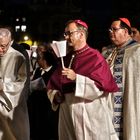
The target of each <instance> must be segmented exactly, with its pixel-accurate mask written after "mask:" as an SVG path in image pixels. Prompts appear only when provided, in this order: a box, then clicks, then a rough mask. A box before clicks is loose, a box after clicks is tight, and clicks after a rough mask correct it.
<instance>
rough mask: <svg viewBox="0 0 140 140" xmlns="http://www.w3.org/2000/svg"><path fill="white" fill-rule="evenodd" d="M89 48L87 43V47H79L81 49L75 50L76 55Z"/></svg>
mask: <svg viewBox="0 0 140 140" xmlns="http://www.w3.org/2000/svg"><path fill="white" fill-rule="evenodd" d="M88 48H89V47H88V46H87V45H86V46H85V47H83V48H81V49H79V50H76V51H75V54H76V55H77V54H81V53H83V52H84V51H86V50H87V49H88Z"/></svg>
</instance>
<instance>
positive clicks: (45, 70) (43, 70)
mask: <svg viewBox="0 0 140 140" xmlns="http://www.w3.org/2000/svg"><path fill="white" fill-rule="evenodd" d="M51 68H52V66H50V67H48V68H46V69H43V68H40V70H41V71H42V72H41V75H43V74H44V73H45V72H48V71H50V69H51Z"/></svg>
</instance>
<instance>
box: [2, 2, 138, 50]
mask: <svg viewBox="0 0 140 140" xmlns="http://www.w3.org/2000/svg"><path fill="white" fill-rule="evenodd" d="M139 3H140V2H139V0H133V1H132V0H131V1H130V2H128V1H127V0H116V1H115V0H1V2H0V24H10V25H12V26H13V27H14V26H15V25H16V24H22V23H20V21H19V22H18V23H17V22H16V20H15V19H16V18H19V19H20V18H22V17H25V18H26V21H25V23H24V24H26V25H27V31H26V32H27V33H28V34H29V35H30V37H31V38H32V40H44V41H50V40H58V39H59V38H61V35H62V34H63V31H64V27H65V23H66V21H67V20H69V19H82V20H84V21H86V22H87V24H88V25H89V38H88V43H89V44H90V45H91V46H93V47H95V48H98V49H100V48H101V47H102V46H104V45H107V44H108V43H109V39H108V32H107V29H108V27H109V26H110V23H111V18H114V17H127V18H129V19H130V21H131V22H132V25H133V24H135V22H136V23H137V25H139V26H140V4H139ZM21 34H22V33H20V32H18V33H17V35H16V39H17V40H20V37H21Z"/></svg>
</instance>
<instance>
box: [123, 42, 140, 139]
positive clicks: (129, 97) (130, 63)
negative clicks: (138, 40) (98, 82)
mask: <svg viewBox="0 0 140 140" xmlns="http://www.w3.org/2000/svg"><path fill="white" fill-rule="evenodd" d="M123 65H124V66H123V67H124V69H123V74H124V75H123V83H124V104H123V110H124V114H123V119H124V132H123V139H124V140H140V44H136V45H135V46H132V47H130V48H128V49H126V51H125V55H124V63H123Z"/></svg>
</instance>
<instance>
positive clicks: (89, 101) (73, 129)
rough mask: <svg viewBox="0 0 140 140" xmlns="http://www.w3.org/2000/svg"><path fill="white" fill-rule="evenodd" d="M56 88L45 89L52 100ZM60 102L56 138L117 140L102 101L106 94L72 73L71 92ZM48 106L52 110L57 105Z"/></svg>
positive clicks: (107, 110)
mask: <svg viewBox="0 0 140 140" xmlns="http://www.w3.org/2000/svg"><path fill="white" fill-rule="evenodd" d="M56 92H57V90H49V91H48V97H49V99H50V101H51V102H52V101H53V97H54V95H55V93H56ZM64 96H65V101H64V102H63V103H61V104H60V111H59V124H60V125H59V140H66V139H67V140H118V137H117V134H116V132H115V130H114V127H113V123H112V120H111V114H110V111H109V109H108V105H107V102H106V97H105V96H107V94H103V92H102V91H99V89H98V88H97V87H96V85H95V84H94V81H93V80H91V79H89V78H88V77H85V76H82V75H78V74H77V75H76V90H75V93H68V94H65V95H64ZM52 106H53V108H54V109H56V107H57V106H55V104H53V102H52Z"/></svg>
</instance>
